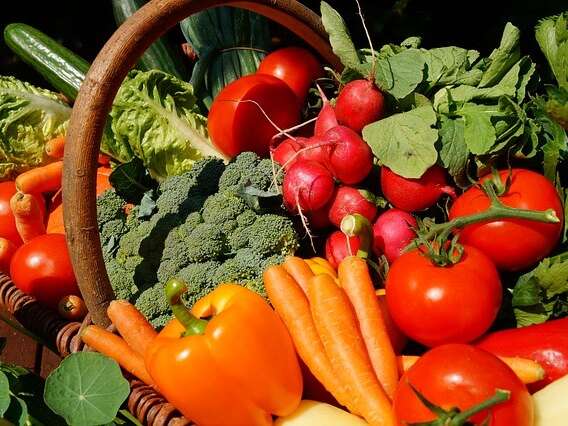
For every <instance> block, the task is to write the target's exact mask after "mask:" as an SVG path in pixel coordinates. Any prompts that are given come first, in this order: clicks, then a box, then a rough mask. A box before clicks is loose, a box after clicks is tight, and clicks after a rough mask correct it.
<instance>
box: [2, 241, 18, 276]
mask: <svg viewBox="0 0 568 426" xmlns="http://www.w3.org/2000/svg"><path fill="white" fill-rule="evenodd" d="M16 249H17V247H16V245H15V244H14V243H13V242H12V241H10V240H8V239H6V238H0V272H3V273H4V274H9V273H10V261H11V260H12V256H13V255H14V253H15V252H16Z"/></svg>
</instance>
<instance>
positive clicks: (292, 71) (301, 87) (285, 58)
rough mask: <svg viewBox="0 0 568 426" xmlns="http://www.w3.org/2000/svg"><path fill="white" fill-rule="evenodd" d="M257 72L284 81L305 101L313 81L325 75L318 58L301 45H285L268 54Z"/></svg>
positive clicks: (301, 100)
mask: <svg viewBox="0 0 568 426" xmlns="http://www.w3.org/2000/svg"><path fill="white" fill-rule="evenodd" d="M257 74H268V75H272V76H274V77H277V78H279V79H280V80H282V81H284V83H286V84H287V85H288V86H289V87H290V89H292V91H293V92H294V93H295V94H296V97H297V98H298V101H299V103H300V104H303V103H304V100H305V99H306V96H307V94H308V90H309V89H310V86H311V85H312V82H313V81H314V80H315V79H316V78H318V77H321V76H322V75H323V68H322V66H321V64H320V62H319V61H318V59H317V58H316V57H315V56H314V55H312V54H311V52H310V51H309V50H306V49H303V48H301V47H285V48H283V49H278V50H275V51H274V52H272V53H271V54H269V55H268V56H266V57H265V58H264V59H263V60H262V62H261V63H260V65H259V66H258V70H257Z"/></svg>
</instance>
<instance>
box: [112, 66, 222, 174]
mask: <svg viewBox="0 0 568 426" xmlns="http://www.w3.org/2000/svg"><path fill="white" fill-rule="evenodd" d="M196 102H197V98H196V96H195V95H194V94H193V87H192V86H191V84H189V83H186V82H185V81H182V80H180V79H178V78H176V77H174V76H172V75H170V74H167V73H165V72H163V71H159V70H151V71H146V72H142V71H132V72H131V73H130V74H129V75H128V77H127V78H126V80H125V81H124V82H123V83H122V85H121V87H120V89H119V91H118V93H117V96H116V99H115V101H114V104H113V108H112V110H111V113H110V116H111V119H112V120H111V127H112V133H113V136H114V139H115V140H114V143H115V145H117V146H121V145H124V146H129V147H130V149H131V150H132V152H133V153H134V155H135V156H136V157H138V158H140V159H141V160H142V162H143V163H144V166H145V167H146V168H147V169H148V170H149V171H150V174H151V175H152V176H153V177H154V178H156V179H159V180H160V179H164V178H165V177H167V176H171V175H177V174H181V173H183V172H185V171H187V170H189V169H191V166H192V165H193V163H194V162H195V161H197V160H199V159H201V158H203V157H204V156H217V157H218V156H220V154H219V153H218V152H217V151H215V150H214V148H213V147H212V146H211V145H210V142H209V139H208V135H207V118H206V117H204V116H202V115H201V114H200V113H199V109H198V107H197V104H196Z"/></svg>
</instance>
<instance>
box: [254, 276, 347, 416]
mask: <svg viewBox="0 0 568 426" xmlns="http://www.w3.org/2000/svg"><path fill="white" fill-rule="evenodd" d="M263 278H264V287H265V288H266V293H267V294H268V298H269V299H270V303H272V306H274V309H275V310H276V312H277V313H278V315H279V316H280V318H282V321H283V322H284V324H285V325H286V327H287V328H288V331H289V332H290V336H291V337H292V341H293V342H294V346H295V347H296V351H297V352H298V355H299V356H300V358H301V359H302V361H304V364H306V366H307V367H308V368H309V370H310V371H311V372H312V374H313V375H314V376H315V378H316V379H317V380H318V381H319V382H320V383H321V384H322V385H323V386H324V387H325V388H326V389H327V391H328V392H329V393H331V394H332V395H333V397H334V398H335V399H336V400H337V401H338V402H339V403H340V404H341V405H344V406H346V407H347V408H349V410H350V411H352V412H353V411H354V410H355V407H354V406H353V405H352V404H350V401H349V398H348V396H347V392H346V389H345V387H344V386H343V384H342V383H341V382H340V381H339V379H338V377H337V376H336V374H335V372H334V371H333V367H332V365H331V363H330V361H329V358H328V357H327V355H326V354H325V350H324V348H323V345H322V342H321V340H320V338H319V336H318V333H317V331H316V328H315V325H314V321H313V320H312V314H311V312H310V306H309V305H308V300H307V299H306V295H305V294H304V292H303V291H302V289H301V288H300V286H299V285H298V283H297V282H296V281H295V280H294V279H293V278H292V277H291V276H290V275H289V274H288V273H287V272H286V270H285V269H284V268H283V267H282V266H271V267H269V268H267V269H266V270H265V271H264V277H263Z"/></svg>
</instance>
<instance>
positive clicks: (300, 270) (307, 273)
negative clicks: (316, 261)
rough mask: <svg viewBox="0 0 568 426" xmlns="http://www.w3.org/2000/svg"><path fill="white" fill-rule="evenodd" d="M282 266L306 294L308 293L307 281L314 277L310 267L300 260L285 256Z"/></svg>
mask: <svg viewBox="0 0 568 426" xmlns="http://www.w3.org/2000/svg"><path fill="white" fill-rule="evenodd" d="M282 266H284V269H286V272H288V274H290V276H291V277H292V278H293V279H294V280H296V282H297V283H298V284H299V286H300V288H301V289H302V290H303V291H304V293H306V292H307V291H308V281H309V280H310V278H312V277H313V276H314V273H313V272H312V269H311V268H310V265H308V264H307V263H306V261H305V260H304V259H302V258H299V257H296V256H287V257H286V260H285V261H284V264H283V265H282Z"/></svg>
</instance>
